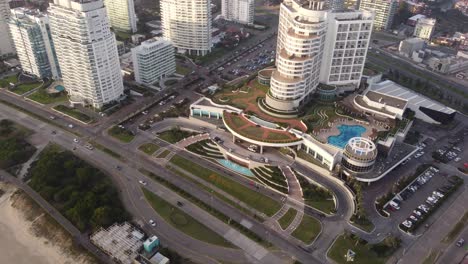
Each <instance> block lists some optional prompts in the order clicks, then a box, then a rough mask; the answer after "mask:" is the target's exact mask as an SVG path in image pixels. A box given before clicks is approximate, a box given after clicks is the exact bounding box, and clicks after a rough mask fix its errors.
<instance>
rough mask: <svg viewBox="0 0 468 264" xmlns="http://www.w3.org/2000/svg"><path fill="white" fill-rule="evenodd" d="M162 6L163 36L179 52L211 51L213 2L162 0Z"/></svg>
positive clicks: (196, 52)
mask: <svg viewBox="0 0 468 264" xmlns="http://www.w3.org/2000/svg"><path fill="white" fill-rule="evenodd" d="M160 5H161V26H162V30H163V36H164V38H166V39H168V40H170V41H171V42H172V44H173V45H174V47H176V48H177V50H178V52H181V53H182V52H187V53H188V54H192V55H199V56H203V55H206V54H207V53H208V52H210V51H211V0H161V3H160Z"/></svg>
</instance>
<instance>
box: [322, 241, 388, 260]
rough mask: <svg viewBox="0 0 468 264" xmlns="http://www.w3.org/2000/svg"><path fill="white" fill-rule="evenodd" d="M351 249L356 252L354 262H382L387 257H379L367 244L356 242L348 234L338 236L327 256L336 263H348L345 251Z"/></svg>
mask: <svg viewBox="0 0 468 264" xmlns="http://www.w3.org/2000/svg"><path fill="white" fill-rule="evenodd" d="M348 249H351V250H352V251H354V252H355V253H356V257H355V259H354V263H359V264H383V263H385V262H386V260H387V258H388V257H379V256H378V255H377V253H376V252H375V251H373V250H372V249H371V247H370V245H369V244H364V243H361V242H358V241H357V240H356V239H353V238H351V237H349V236H345V235H341V236H339V237H338V238H337V239H336V241H335V243H333V245H332V247H331V248H330V250H329V251H328V257H329V258H331V259H332V260H334V261H335V262H336V263H349V262H347V261H346V253H347V252H348Z"/></svg>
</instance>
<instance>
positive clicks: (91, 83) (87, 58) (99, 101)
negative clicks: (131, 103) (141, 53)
mask: <svg viewBox="0 0 468 264" xmlns="http://www.w3.org/2000/svg"><path fill="white" fill-rule="evenodd" d="M49 18H50V25H51V29H52V37H53V40H54V44H55V49H56V52H57V58H58V61H59V65H60V69H61V71H62V79H63V83H64V86H65V89H66V90H67V92H68V94H69V96H70V101H71V103H72V104H82V105H91V106H93V107H95V108H101V107H102V106H103V105H105V104H107V103H110V102H112V101H115V100H118V99H119V97H120V96H121V95H122V94H123V82H122V76H121V73H120V65H119V57H118V54H117V45H116V41H115V36H114V33H112V32H111V30H110V25H109V19H108V18H107V13H106V9H105V7H104V4H103V2H102V0H88V1H82V2H75V1H71V0H54V2H53V3H50V6H49Z"/></svg>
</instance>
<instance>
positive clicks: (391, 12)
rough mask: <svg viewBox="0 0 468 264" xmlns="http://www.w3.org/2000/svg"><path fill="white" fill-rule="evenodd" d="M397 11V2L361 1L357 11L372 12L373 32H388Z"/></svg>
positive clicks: (392, 0)
mask: <svg viewBox="0 0 468 264" xmlns="http://www.w3.org/2000/svg"><path fill="white" fill-rule="evenodd" d="M397 9H398V1H397V0H361V1H360V3H359V10H366V11H369V12H374V15H375V18H374V30H389V29H390V28H391V27H392V23H393V17H394V16H395V13H396V11H397Z"/></svg>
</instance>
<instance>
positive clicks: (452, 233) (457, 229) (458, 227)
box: [442, 212, 468, 243]
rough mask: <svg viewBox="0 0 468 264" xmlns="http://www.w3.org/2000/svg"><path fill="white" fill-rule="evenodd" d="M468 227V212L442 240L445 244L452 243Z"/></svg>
mask: <svg viewBox="0 0 468 264" xmlns="http://www.w3.org/2000/svg"><path fill="white" fill-rule="evenodd" d="M467 225H468V212H465V214H464V215H463V216H462V218H460V220H459V221H458V222H457V223H456V224H455V225H454V226H453V228H452V230H450V232H449V233H448V234H447V236H446V237H445V238H444V239H442V242H443V243H451V242H453V241H454V240H455V238H456V237H457V236H458V234H460V232H461V231H462V230H463V229H464V228H465V227H466V226H467Z"/></svg>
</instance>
